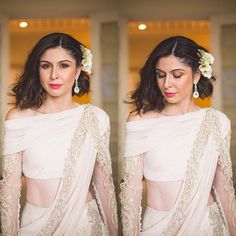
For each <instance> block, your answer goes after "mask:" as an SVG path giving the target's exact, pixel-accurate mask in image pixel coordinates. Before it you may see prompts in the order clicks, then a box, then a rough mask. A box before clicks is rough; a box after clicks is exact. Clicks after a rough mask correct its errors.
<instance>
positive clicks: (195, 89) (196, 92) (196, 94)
mask: <svg viewBox="0 0 236 236" xmlns="http://www.w3.org/2000/svg"><path fill="white" fill-rule="evenodd" d="M193 97H194V98H199V92H198V91H197V83H194V92H193Z"/></svg>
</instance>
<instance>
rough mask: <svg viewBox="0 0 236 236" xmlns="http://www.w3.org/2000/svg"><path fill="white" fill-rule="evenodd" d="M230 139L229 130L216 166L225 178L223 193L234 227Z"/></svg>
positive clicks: (234, 205) (235, 215) (234, 204)
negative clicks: (227, 202)
mask: <svg viewBox="0 0 236 236" xmlns="http://www.w3.org/2000/svg"><path fill="white" fill-rule="evenodd" d="M230 138H231V132H230V130H229V132H228V134H227V135H226V137H225V138H224V139H223V142H222V145H221V146H222V148H221V150H220V156H219V160H218V164H219V165H220V168H221V169H222V171H223V174H224V175H225V176H226V177H227V181H226V183H225V191H227V193H228V195H229V196H228V197H229V201H230V208H231V211H232V213H233V225H234V226H235V227H236V199H235V190H234V186H233V171H232V162H231V158H230Z"/></svg>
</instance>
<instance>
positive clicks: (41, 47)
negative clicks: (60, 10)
mask: <svg viewBox="0 0 236 236" xmlns="http://www.w3.org/2000/svg"><path fill="white" fill-rule="evenodd" d="M81 45H83V44H82V43H81V42H79V41H77V40H76V39H74V38H73V37H72V36H70V35H68V34H64V33H51V34H48V35H45V36H44V37H43V38H41V39H40V40H39V41H38V43H37V44H36V45H35V46H34V47H33V49H32V51H31V52H30V54H29V55H28V58H27V61H26V63H25V67H24V71H23V74H22V75H21V76H20V78H19V80H18V81H17V82H16V83H15V84H14V85H13V88H12V92H13V94H12V95H13V96H14V97H15V106H16V107H18V108H20V109H26V108H33V107H36V108H38V107H40V106H41V105H42V103H43V101H44V98H45V94H46V91H45V90H44V89H43V88H42V86H41V83H40V79H39V61H40V58H41V56H42V54H43V53H44V52H45V51H46V50H47V49H49V48H55V47H62V48H64V49H65V50H67V51H68V53H69V54H70V55H72V56H73V58H74V59H75V61H76V65H77V66H80V65H81V62H82V60H83V52H82V51H81ZM83 46H84V45H83ZM78 85H79V88H80V91H79V93H78V94H76V95H78V96H82V95H84V94H85V93H88V92H89V76H88V74H87V73H86V72H84V71H81V73H80V76H79V78H78ZM74 86H75V84H74V85H73V88H72V91H71V93H72V96H73V95H75V93H74Z"/></svg>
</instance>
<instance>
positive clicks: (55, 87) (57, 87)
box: [50, 84, 61, 89]
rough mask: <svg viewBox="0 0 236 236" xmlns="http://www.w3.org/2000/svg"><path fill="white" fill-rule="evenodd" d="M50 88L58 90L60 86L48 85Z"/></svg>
mask: <svg viewBox="0 0 236 236" xmlns="http://www.w3.org/2000/svg"><path fill="white" fill-rule="evenodd" d="M50 87H51V88H53V89H59V88H60V87H61V84H50Z"/></svg>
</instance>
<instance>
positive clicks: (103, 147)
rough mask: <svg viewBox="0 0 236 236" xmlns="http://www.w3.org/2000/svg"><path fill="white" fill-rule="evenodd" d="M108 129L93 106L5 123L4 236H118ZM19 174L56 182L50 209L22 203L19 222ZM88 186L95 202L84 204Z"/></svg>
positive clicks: (101, 113) (103, 116)
mask: <svg viewBox="0 0 236 236" xmlns="http://www.w3.org/2000/svg"><path fill="white" fill-rule="evenodd" d="M109 127H110V126H109V118H108V116H107V115H106V114H105V112H104V111H102V110H101V109H99V108H97V107H94V106H92V105H81V106H79V107H77V108H75V109H72V110H67V111H63V112H58V113H52V114H45V115H40V116H36V117H29V118H20V119H16V120H9V121H6V123H5V139H4V141H5V145H4V156H3V180H1V182H0V190H1V195H0V209H1V227H2V234H3V236H5V235H22V236H26V235H31V236H32V235H44V236H45V235H55V236H56V235H58V236H59V235H65V236H73V235H109V233H110V234H111V235H116V234H117V212H116V199H115V191H114V185H113V180H112V168H111V159H110V154H109ZM21 172H23V174H24V175H25V177H26V178H31V179H38V180H42V181H45V182H47V181H51V180H52V181H54V179H59V185H58V187H57V188H56V189H57V191H56V194H55V199H54V201H53V202H52V204H51V205H50V206H49V207H47V208H43V207H37V206H34V205H32V204H30V203H28V202H27V203H26V206H25V209H23V221H22V222H20V219H19V218H20V217H19V211H20V205H19V197H20V187H21V183H20V181H19V178H17V176H18V177H19V174H21ZM17 174H18V175H17ZM91 185H92V186H93V192H94V195H95V196H96V197H95V198H96V202H95V201H94V200H93V201H91V202H88V203H86V197H87V194H88V192H89V191H90V187H91ZM27 191H28V190H27ZM47 191H48V189H45V193H42V195H45V196H47V195H46V194H47ZM30 212H31V213H32V215H30ZM29 218H31V219H30V220H29Z"/></svg>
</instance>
